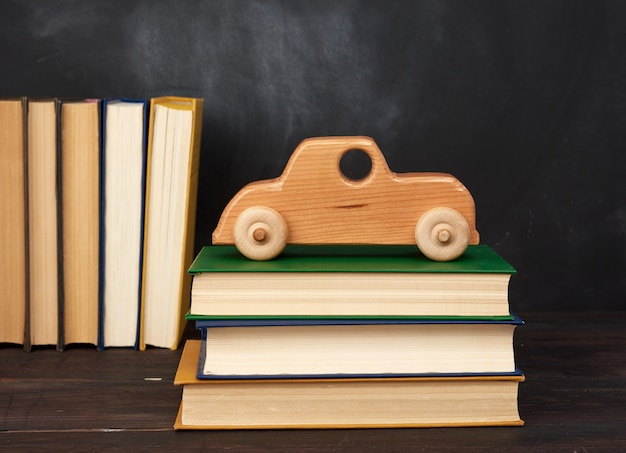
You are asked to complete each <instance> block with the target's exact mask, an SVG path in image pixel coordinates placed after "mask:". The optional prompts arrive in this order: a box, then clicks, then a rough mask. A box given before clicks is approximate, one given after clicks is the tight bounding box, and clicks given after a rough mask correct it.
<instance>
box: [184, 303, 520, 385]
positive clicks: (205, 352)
mask: <svg viewBox="0 0 626 453" xmlns="http://www.w3.org/2000/svg"><path fill="white" fill-rule="evenodd" d="M521 324H523V322H522V320H521V319H520V318H519V317H517V316H515V315H513V319H512V320H493V319H483V320H480V319H462V318H456V319H415V318H413V319H395V320H390V319H385V320H368V319H353V320H350V319H334V320H331V319H319V320H315V319H307V320H280V319H276V320H270V319H259V320H252V319H251V320H198V321H196V327H197V328H198V329H200V330H201V333H202V342H201V348H200V349H201V350H200V356H199V360H198V373H197V377H198V379H278V378H287V379H293V378H322V377H323V378H333V377H403V376H404V377H412V376H437V377H441V376H450V377H458V376H469V375H472V376H479V375H510V376H512V375H518V376H519V375H521V372H520V370H518V369H517V368H516V365H515V357H514V348H513V334H514V331H515V328H516V327H517V326H519V325H521Z"/></svg>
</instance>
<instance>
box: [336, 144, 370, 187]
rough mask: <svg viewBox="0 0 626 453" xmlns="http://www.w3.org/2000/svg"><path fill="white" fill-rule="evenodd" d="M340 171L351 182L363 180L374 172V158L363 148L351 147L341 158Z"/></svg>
mask: <svg viewBox="0 0 626 453" xmlns="http://www.w3.org/2000/svg"><path fill="white" fill-rule="evenodd" d="M339 171H340V172H341V175H342V176H343V177H344V178H345V179H346V180H348V181H349V182H362V181H365V179H366V178H367V177H368V176H369V175H370V174H371V172H372V158H371V157H370V156H369V154H367V153H366V152H365V151H363V150H362V149H350V150H348V151H346V152H345V153H343V155H342V156H341V158H340V159H339Z"/></svg>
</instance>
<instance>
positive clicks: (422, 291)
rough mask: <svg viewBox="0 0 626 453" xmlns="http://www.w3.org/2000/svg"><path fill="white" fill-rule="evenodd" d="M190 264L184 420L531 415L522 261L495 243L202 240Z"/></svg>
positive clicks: (293, 423)
mask: <svg viewBox="0 0 626 453" xmlns="http://www.w3.org/2000/svg"><path fill="white" fill-rule="evenodd" d="M190 273H191V274H192V275H193V282H192V293H191V294H192V296H191V309H190V311H189V314H188V315H187V317H188V319H191V320H194V321H195V322H196V326H197V328H198V329H200V330H201V340H188V341H187V343H186V345H185V347H184V350H183V354H182V358H181V360H180V364H179V367H178V371H177V374H176V378H175V384H176V385H179V386H182V400H181V404H180V410H179V413H178V417H177V419H176V423H175V425H174V426H175V428H176V429H259V428H264V429H271V428H356V427H430V426H496V425H509V426H512V425H522V424H523V421H522V420H521V419H520V416H519V412H518V404H517V395H518V387H519V383H520V382H521V381H523V379H524V377H523V374H522V373H521V371H520V370H518V369H517V367H516V364H515V357H514V346H513V335H514V331H515V329H516V327H517V326H519V325H520V324H521V323H522V321H521V320H520V319H519V318H518V317H517V316H515V315H514V314H512V313H511V311H510V308H509V298H508V289H509V282H510V278H511V276H512V275H513V274H514V273H515V270H514V268H513V267H512V266H511V265H510V264H509V263H507V262H506V261H505V260H504V259H503V258H502V257H500V256H499V255H498V254H497V253H496V252H495V251H494V250H493V249H491V248H490V247H488V246H485V245H476V246H470V247H469V248H468V249H467V250H466V252H465V253H464V254H463V255H462V256H461V257H460V258H458V259H457V260H455V261H452V262H434V261H431V260H429V259H427V258H425V257H424V256H422V255H421V254H420V253H419V252H418V251H417V249H416V248H415V246H388V245H387V246H297V245H291V246H287V247H286V249H285V251H284V252H283V253H282V254H281V255H280V256H279V257H278V258H276V259H274V260H271V261H250V260H248V259H247V258H245V257H243V256H242V255H240V253H239V252H238V251H237V249H236V248H235V247H234V246H228V245H224V246H208V247H204V248H203V249H202V250H201V251H200V253H199V254H198V256H197V257H196V259H195V261H194V262H193V264H192V266H191V268H190Z"/></svg>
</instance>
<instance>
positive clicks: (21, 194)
mask: <svg viewBox="0 0 626 453" xmlns="http://www.w3.org/2000/svg"><path fill="white" fill-rule="evenodd" d="M25 112H26V108H25V100H23V99H6V100H1V101H0V156H1V158H2V165H0V219H2V227H0V250H1V251H2V252H1V253H0V269H2V271H0V343H15V344H24V341H25V329H26V317H27V313H26V306H27V303H26V301H27V285H28V280H27V279H28V273H27V266H28V261H27V259H28V255H27V250H26V239H27V234H28V222H27V199H26V193H25V184H26V181H27V179H26V165H25V159H26V155H25V137H24V132H25V130H26V129H25V118H24V116H25ZM26 348H27V349H28V346H27V347H26Z"/></svg>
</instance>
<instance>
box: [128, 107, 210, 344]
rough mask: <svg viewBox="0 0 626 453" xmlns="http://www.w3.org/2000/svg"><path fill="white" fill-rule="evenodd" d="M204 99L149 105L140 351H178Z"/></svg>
mask: <svg viewBox="0 0 626 453" xmlns="http://www.w3.org/2000/svg"><path fill="white" fill-rule="evenodd" d="M202 107H203V101H202V99H196V98H181V97H160V98H153V99H151V100H150V124H149V130H148V153H147V170H146V201H145V203H146V213H145V222H144V254H143V285H142V301H141V321H140V340H139V348H140V349H145V348H146V345H151V346H156V347H162V348H170V349H176V348H177V347H178V344H179V342H180V338H181V335H182V332H183V330H184V325H185V323H186V320H185V313H186V312H187V310H188V309H189V305H190V297H191V275H189V274H188V273H187V269H188V268H189V266H190V265H191V262H192V260H193V258H194V236H195V219H196V201H197V194H198V174H199V164H200V139H201V130H202Z"/></svg>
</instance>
